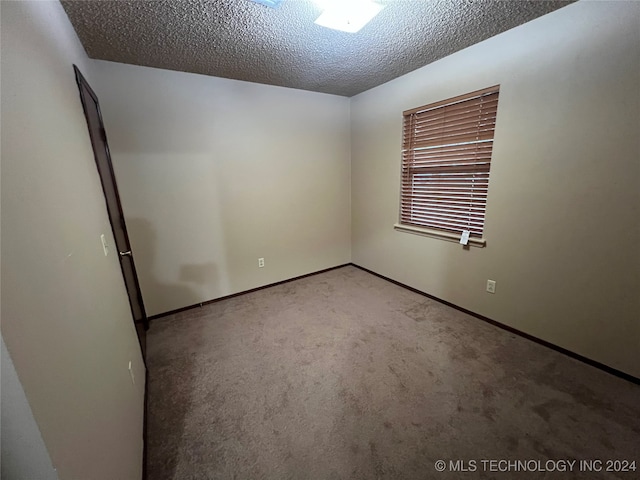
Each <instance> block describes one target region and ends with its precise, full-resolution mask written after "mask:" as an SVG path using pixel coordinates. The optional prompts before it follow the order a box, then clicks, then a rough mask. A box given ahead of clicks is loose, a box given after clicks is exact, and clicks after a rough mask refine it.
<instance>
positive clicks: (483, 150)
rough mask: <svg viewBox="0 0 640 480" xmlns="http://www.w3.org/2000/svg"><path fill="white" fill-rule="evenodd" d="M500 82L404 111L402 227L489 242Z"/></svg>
mask: <svg viewBox="0 0 640 480" xmlns="http://www.w3.org/2000/svg"><path fill="white" fill-rule="evenodd" d="M498 92H499V86H494V87H490V88H486V89H484V90H479V91H477V92H472V93H469V94H467V95H461V96H459V97H455V98H451V99H449V100H444V101H442V102H437V103H433V104H431V105H425V106H424V107H419V108H414V109H413V110H407V111H406V112H404V114H403V115H404V125H403V138H402V186H401V195H400V197H401V200H400V223H399V224H397V225H396V228H397V229H398V230H405V231H411V232H416V233H424V234H428V235H435V236H438V237H445V238H450V239H459V238H460V236H461V235H462V233H463V231H465V230H466V231H468V232H469V233H470V237H471V241H470V243H471V244H475V245H480V246H483V245H484V240H482V233H483V230H484V219H485V211H486V205H487V192H488V188H489V170H490V167H491V152H492V149H493V133H494V130H495V124H496V113H497V111H498Z"/></svg>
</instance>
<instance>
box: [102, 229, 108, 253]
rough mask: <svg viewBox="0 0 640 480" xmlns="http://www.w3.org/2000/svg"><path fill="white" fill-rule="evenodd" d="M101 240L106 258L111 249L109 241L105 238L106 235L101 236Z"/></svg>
mask: <svg viewBox="0 0 640 480" xmlns="http://www.w3.org/2000/svg"><path fill="white" fill-rule="evenodd" d="M100 240H101V241H102V250H103V251H104V256H105V257H106V256H107V255H109V247H108V246H107V239H106V238H105V236H104V233H103V234H102V235H100Z"/></svg>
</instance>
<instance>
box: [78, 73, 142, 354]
mask: <svg viewBox="0 0 640 480" xmlns="http://www.w3.org/2000/svg"><path fill="white" fill-rule="evenodd" d="M73 70H74V73H75V78H76V83H77V84H78V90H79V94H80V101H81V102H82V111H83V113H84V116H85V119H86V121H87V130H88V131H89V137H90V138H91V149H92V150H93V156H94V160H95V162H96V168H97V170H98V175H99V176H100V177H101V176H102V174H101V172H100V168H99V165H98V159H97V154H96V150H95V146H94V141H95V140H96V139H95V138H94V133H93V132H92V131H91V128H90V127H89V125H90V123H89V122H90V120H89V116H88V114H87V105H86V104H85V100H84V97H83V95H82V89H83V88H84V89H86V91H87V92H88V93H89V95H90V96H91V98H92V100H93V101H94V102H95V104H96V109H97V113H98V118H99V120H100V133H101V135H102V139H101V140H102V141H103V142H104V147H105V153H106V158H107V164H108V166H109V176H110V178H109V180H110V181H111V182H112V183H113V185H114V187H115V188H114V191H115V198H116V204H117V206H118V214H119V216H120V219H121V222H122V225H121V227H122V231H123V234H124V237H125V240H126V243H127V245H128V246H129V247H131V241H130V239H129V233H128V231H127V226H126V221H125V218H124V211H123V210H122V202H121V200H120V193H119V191H118V183H117V182H116V177H115V172H114V169H113V162H112V161H111V152H110V150H109V143H108V142H107V133H106V131H105V128H104V121H103V119H102V112H101V110H100V102H99V101H98V96H97V95H96V93H95V92H94V91H93V89H92V88H91V86H90V85H89V83H88V82H87V80H86V79H85V78H84V76H83V75H82V73H81V72H80V69H79V68H78V67H77V66H76V65H73ZM100 185H101V187H102V179H101V182H100ZM103 194H104V188H103ZM104 200H105V208H106V209H107V216H108V217H109V215H108V212H109V210H108V209H109V206H108V204H107V199H106V197H105V199H104ZM109 225H111V232H112V234H113V238H114V242H115V238H116V232H115V229H114V226H113V223H112V222H111V217H109ZM115 246H116V247H117V245H115ZM116 254H117V255H118V262H119V263H120V270H121V272H122V281H123V283H124V286H125V290H126V291H127V297H129V307H130V308H131V317H132V319H133V322H134V325H135V324H137V323H140V322H139V321H136V318H135V317H136V315H135V312H134V309H133V304H132V299H131V294H130V292H129V289H128V288H127V285H126V280H125V278H126V277H125V271H124V266H123V264H122V262H123V260H122V258H121V254H120V251H119V249H118V248H116ZM130 260H131V268H132V270H133V278H134V282H135V288H136V296H137V300H138V303H139V305H140V310H141V312H142V321H141V323H142V325H143V328H144V330H145V331H146V330H148V329H149V318H148V316H147V312H146V309H145V306H144V300H143V299H142V289H141V288H140V281H139V280H138V272H137V270H136V266H135V262H134V259H133V254H132V255H131V259H130ZM135 326H136V327H137V325H135ZM138 341H139V342H140V348H141V350H142V353H143V360H144V352H145V348H144V346H143V344H142V339H141V338H140V334H138Z"/></svg>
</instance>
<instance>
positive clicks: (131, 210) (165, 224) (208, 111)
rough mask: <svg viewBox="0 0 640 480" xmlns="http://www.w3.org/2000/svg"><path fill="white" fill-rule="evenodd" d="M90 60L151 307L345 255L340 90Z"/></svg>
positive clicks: (284, 275) (344, 123)
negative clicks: (261, 261) (306, 88)
mask: <svg viewBox="0 0 640 480" xmlns="http://www.w3.org/2000/svg"><path fill="white" fill-rule="evenodd" d="M92 68H93V72H94V73H95V78H96V93H97V94H98V97H99V98H100V102H101V105H102V113H103V117H104V120H105V128H106V130H107V136H108V141H109V146H110V149H111V154H112V159H113V164H114V169H115V173H116V177H117V181H118V186H119V190H120V195H121V198H122V204H123V209H124V214H125V218H126V222H127V227H128V230H129V235H130V238H131V243H132V246H133V253H134V259H135V262H136V265H137V269H138V275H139V278H140V283H141V288H142V293H143V297H144V302H145V306H146V308H147V313H148V314H150V315H154V314H159V313H164V312H167V311H170V310H174V309H178V308H181V307H185V306H189V305H193V304H196V303H199V302H203V301H207V300H211V299H215V298H218V297H221V296H224V295H229V294H232V293H236V292H240V291H244V290H248V289H251V288H255V287H259V286H262V285H266V284H270V283H273V282H277V281H280V280H285V279H289V278H292V277H295V276H298V275H303V274H306V273H310V272H314V271H318V270H321V269H324V268H329V267H333V266H336V265H340V264H344V263H347V262H349V261H350V258H351V252H350V241H351V240H350V222H351V217H350V215H351V207H350V164H349V162H350V144H349V141H350V137H349V100H348V99H347V98H344V97H338V96H334V95H327V94H320V93H312V92H306V91H301V90H293V89H288V88H282V87H274V86H267V85H259V84H253V83H248V82H241V81H237V80H229V79H223V78H214V77H208V76H203V75H195V74H190V73H183V72H175V71H167V70H160V69H154V68H148V67H140V66H132V65H124V64H119V63H112V62H106V61H94V62H93V65H92ZM258 258H264V259H265V267H264V268H259V267H258Z"/></svg>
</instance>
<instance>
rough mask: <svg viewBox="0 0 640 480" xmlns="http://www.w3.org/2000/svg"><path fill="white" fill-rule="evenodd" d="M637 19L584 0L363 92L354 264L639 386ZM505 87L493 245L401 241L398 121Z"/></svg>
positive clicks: (492, 190) (488, 232)
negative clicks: (418, 110) (493, 285)
mask: <svg viewBox="0 0 640 480" xmlns="http://www.w3.org/2000/svg"><path fill="white" fill-rule="evenodd" d="M638 25H640V4H638V3H634V2H579V3H577V4H572V5H570V6H568V7H565V8H562V9H560V10H558V11H556V12H554V13H552V14H550V15H546V16H544V17H541V18H539V19H537V20H534V21H533V22H530V23H528V24H525V25H523V26H521V27H518V28H516V29H513V30H511V31H508V32H505V33H504V34H501V35H499V36H497V37H494V38H492V39H489V40H487V41H485V42H482V43H480V44H478V45H475V46H473V47H470V48H468V49H466V50H463V51H461V52H458V53H456V54H453V55H451V56H449V57H447V58H445V59H443V60H440V61H438V62H436V63H434V64H431V65H429V66H426V67H424V68H422V69H420V70H417V71H415V72H412V73H410V74H408V75H405V76H403V77H401V78H399V79H396V80H394V81H391V82H389V83H387V84H385V85H382V86H380V87H378V88H375V89H372V90H370V91H368V92H365V93H363V94H360V95H358V96H356V97H354V98H353V99H352V102H351V119H352V121H351V127H352V140H351V141H352V208H353V210H352V217H353V227H352V238H353V243H352V249H353V261H354V263H356V264H358V265H362V266H364V267H367V268H369V269H371V270H374V271H376V272H379V273H381V274H383V275H386V276H388V277H391V278H393V279H396V280H398V281H401V282H404V283H406V284H408V285H411V286H413V287H415V288H418V289H420V290H422V291H425V292H428V293H430V294H432V295H435V296H437V297H439V298H442V299H444V300H447V301H450V302H453V303H455V304H457V305H459V306H461V307H464V308H467V309H469V310H472V311H474V312H477V313H479V314H482V315H485V316H488V317H490V318H492V319H495V320H497V321H499V322H502V323H504V324H507V325H510V326H513V327H515V328H517V329H519V330H522V331H524V332H528V333H530V334H532V335H535V336H536V337H539V338H541V339H544V340H547V341H549V342H552V343H554V344H557V345H559V346H561V347H564V348H567V349H569V350H572V351H574V352H577V353H579V354H582V355H584V356H586V357H589V358H592V359H595V360H597V361H599V362H602V363H604V364H606V365H610V366H612V367H615V368H617V369H620V370H622V371H625V372H627V373H630V374H633V375H635V376H640V358H639V357H640V353H639V352H640V295H639V292H640V278H639V276H640V253H639V252H640V249H639V245H640V224H639V222H638V219H639V218H640V187H639V185H640V142H639V140H638V132H639V131H640V87H639V86H640V30H639V29H638ZM495 84H500V85H501V90H500V105H499V109H498V121H497V127H496V134H495V146H494V153H493V163H492V170H491V183H490V187H489V199H488V213H487V219H486V229H485V237H486V238H487V247H486V248H484V249H480V248H475V247H472V248H471V249H470V250H468V251H467V250H464V249H463V248H462V246H460V245H458V244H456V243H450V242H447V241H443V240H438V239H432V238H427V237H422V236H417V235H412V234H407V233H401V232H397V231H394V230H393V224H394V223H395V222H396V221H397V219H398V198H399V185H400V145H401V138H400V137H401V120H402V111H403V110H405V109H409V108H412V107H416V106H419V105H424V104H427V103H430V102H434V101H438V100H442V99H446V98H449V97H452V96H455V95H459V94H462V93H466V92H470V91H473V90H477V89H480V88H484V87H488V86H491V85H495ZM487 279H493V280H496V281H497V292H496V294H495V295H491V294H488V293H485V283H486V280H487Z"/></svg>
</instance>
